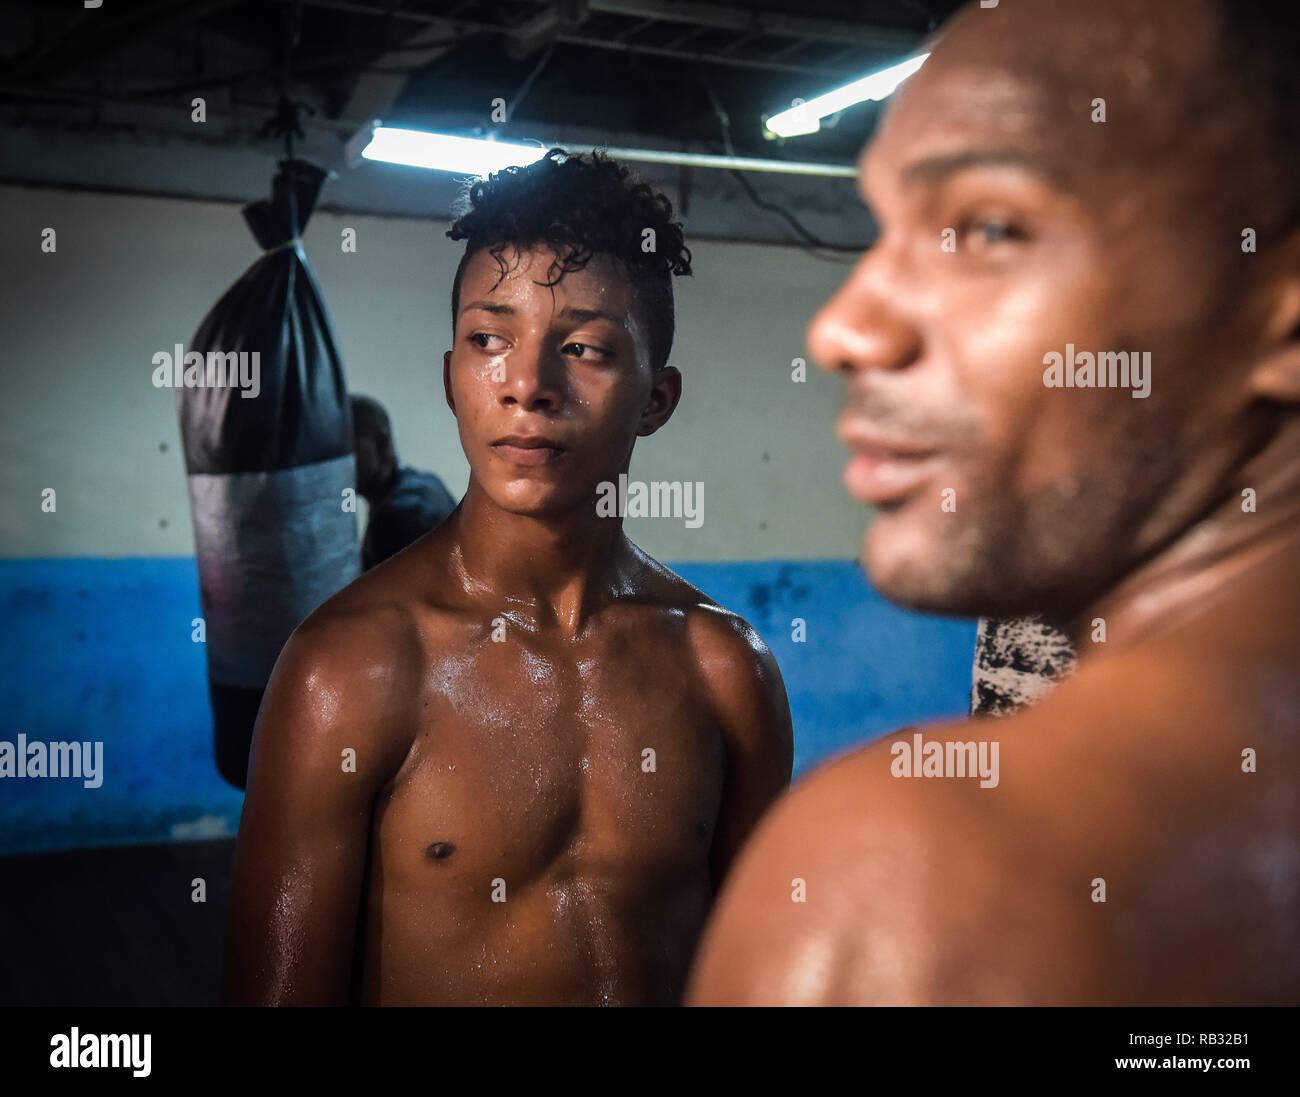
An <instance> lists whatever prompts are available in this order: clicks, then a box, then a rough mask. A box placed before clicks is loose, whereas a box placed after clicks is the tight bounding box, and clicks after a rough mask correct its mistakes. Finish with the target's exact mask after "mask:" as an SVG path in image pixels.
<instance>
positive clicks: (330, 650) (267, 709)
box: [250, 569, 428, 788]
mask: <svg viewBox="0 0 1300 1097" xmlns="http://www.w3.org/2000/svg"><path fill="white" fill-rule="evenodd" d="M376 571H378V569H376ZM427 627H428V626H427V625H426V623H425V622H424V620H423V619H422V616H421V614H420V613H419V612H418V609H417V607H416V605H415V604H414V603H413V602H411V601H409V600H408V599H405V598H403V597H402V596H400V594H399V588H395V587H394V586H393V584H391V583H390V582H376V581H375V576H374V574H373V573H367V574H366V575H363V576H361V577H360V578H359V579H357V580H355V581H354V582H352V583H351V584H349V585H348V586H347V587H345V588H344V589H343V590H341V591H339V592H338V593H337V594H335V595H334V596H332V597H331V598H329V599H327V600H326V601H325V602H324V603H322V604H321V605H320V606H319V607H317V608H316V609H315V610H314V611H313V612H312V613H311V614H309V615H308V616H307V618H306V619H305V620H304V621H303V622H302V623H301V624H300V625H299V626H298V627H297V628H296V629H295V630H294V632H293V634H292V635H291V636H290V638H289V640H288V642H287V643H286V644H285V646H284V648H283V650H282V651H281V653H280V657H279V659H278V660H277V661H276V664H275V668H274V670H273V671H272V674H271V679H270V682H269V683H268V686H267V693H266V697H265V699H264V701H263V704H262V712H261V714H260V715H259V718H258V725H257V732H256V735H255V740H254V752H253V767H254V768H255V769H256V768H268V767H269V768H272V769H275V770H279V769H282V768H283V767H284V766H285V765H286V764H292V765H293V766H294V767H295V768H296V769H298V770H303V769H305V768H306V767H307V765H308V764H309V759H311V758H313V757H318V758H320V760H321V762H322V764H328V765H330V766H332V767H334V768H337V767H338V756H339V751H341V750H344V749H349V748H350V749H351V750H353V751H355V753H356V758H357V765H358V768H359V769H361V768H362V767H371V768H372V769H373V772H374V773H375V774H378V773H380V772H385V773H387V772H389V771H390V770H393V769H394V766H395V764H397V765H400V761H401V758H402V757H404V755H405V752H406V749H407V747H409V745H410V738H411V736H412V734H413V728H414V724H413V722H412V720H411V713H410V712H409V709H410V705H411V702H412V698H415V697H417V696H418V694H419V682H420V679H421V670H422V668H423V665H424V655H423V652H424V650H425V643H426V638H425V633H426V631H427ZM259 762H260V763H261V765H260V767H259ZM253 780H254V777H253V776H250V788H252V787H254V785H253V784H252V782H253Z"/></svg>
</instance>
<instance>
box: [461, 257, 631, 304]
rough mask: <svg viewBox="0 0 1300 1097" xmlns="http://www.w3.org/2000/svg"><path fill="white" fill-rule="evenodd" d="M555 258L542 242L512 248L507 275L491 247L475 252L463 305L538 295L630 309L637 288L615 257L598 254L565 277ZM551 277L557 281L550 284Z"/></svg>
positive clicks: (463, 287)
mask: <svg viewBox="0 0 1300 1097" xmlns="http://www.w3.org/2000/svg"><path fill="white" fill-rule="evenodd" d="M555 258H556V255H555V251H554V250H553V249H551V248H548V247H545V246H542V245H539V246H538V247H534V248H525V249H518V248H514V247H507V248H505V249H504V250H502V252H501V262H503V263H504V264H505V273H504V277H503V276H502V268H501V263H499V262H498V261H497V257H496V256H495V255H493V254H492V252H491V250H490V249H488V248H483V249H481V250H480V251H477V252H475V253H474V255H472V256H471V257H470V259H469V262H468V263H466V264H465V273H464V276H463V279H462V282H461V304H462V307H463V306H464V304H465V303H466V302H468V301H471V300H475V299H478V298H490V299H492V300H494V301H497V300H500V301H505V300H507V299H509V300H510V301H512V302H513V303H516V304H518V303H520V302H522V301H531V300H538V301H543V302H545V304H546V305H547V307H548V308H549V307H550V305H551V303H552V302H554V305H555V307H556V308H564V307H565V306H569V307H573V308H583V309H593V310H600V311H602V312H610V313H615V314H618V315H620V316H622V315H626V314H627V313H628V312H629V310H630V308H631V304H632V299H633V293H632V287H631V285H630V284H629V282H628V279H627V275H626V274H625V272H624V271H623V270H621V269H620V267H619V264H618V263H617V262H616V261H615V260H614V259H613V257H612V256H608V255H599V254H598V255H593V256H592V257H591V260H590V261H589V262H588V263H587V265H586V266H585V267H583V268H582V269H581V270H574V271H565V272H564V273H563V275H562V276H560V275H561V268H558V267H554V266H552V264H553V263H554V262H555ZM557 276H559V280H558V281H556V278H557ZM548 282H555V285H554V286H547V285H546V284H545V283H548Z"/></svg>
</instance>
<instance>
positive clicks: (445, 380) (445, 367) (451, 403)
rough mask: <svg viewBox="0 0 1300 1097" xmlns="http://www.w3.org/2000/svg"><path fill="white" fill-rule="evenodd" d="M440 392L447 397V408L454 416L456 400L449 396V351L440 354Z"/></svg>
mask: <svg viewBox="0 0 1300 1097" xmlns="http://www.w3.org/2000/svg"><path fill="white" fill-rule="evenodd" d="M442 391H443V392H444V393H445V394H446V396H447V406H448V407H449V408H451V413H452V415H455V414H456V400H455V398H454V397H453V396H452V394H451V351H449V350H445V351H443V352H442Z"/></svg>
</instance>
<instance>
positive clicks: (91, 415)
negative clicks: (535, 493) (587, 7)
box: [0, 184, 866, 560]
mask: <svg viewBox="0 0 1300 1097" xmlns="http://www.w3.org/2000/svg"><path fill="white" fill-rule="evenodd" d="M326 188H327V191H326V193H328V184H326ZM0 207H2V208H3V210H4V214H3V216H2V217H0V249H2V250H0V254H3V255H4V256H5V259H6V261H5V265H4V268H3V270H2V271H0V286H2V292H0V330H2V331H3V333H4V338H3V343H0V357H2V358H3V362H4V377H5V386H6V394H5V399H4V401H3V405H2V406H0V417H2V419H0V425H2V426H3V439H4V441H3V445H4V447H5V449H4V461H3V465H4V471H3V475H4V498H5V504H6V505H5V507H4V509H3V512H2V513H0V546H2V547H0V552H3V554H5V555H8V556H24V557H29V556H45V557H48V556H77V555H96V556H169V555H170V556H175V555H189V554H191V553H192V552H193V551H194V542H193V534H192V530H191V527H190V521H189V502H188V497H187V495H186V490H185V477H184V468H183V462H182V455H181V452H180V448H179V432H178V429H177V423H176V408H175V394H174V392H173V391H171V390H168V389H156V388H154V387H153V385H152V383H151V380H150V377H151V374H152V372H153V368H154V367H153V365H152V364H151V360H152V357H153V355H154V354H155V353H157V352H158V351H164V350H165V351H171V349H172V348H173V347H174V345H175V344H177V343H182V344H185V345H186V346H187V347H188V345H189V341H190V338H191V336H192V335H193V333H194V330H195V328H196V327H197V326H198V324H199V321H200V320H201V319H202V318H203V316H204V315H205V313H206V312H207V310H208V309H209V308H210V307H211V306H212V304H213V303H214V302H215V301H216V300H217V298H218V297H219V296H220V295H221V294H222V293H223V292H224V291H225V289H226V288H227V286H228V285H229V284H230V283H231V282H233V281H234V280H235V279H237V278H238V277H239V276H240V275H241V274H242V273H243V271H244V270H245V269H246V268H247V267H248V266H249V264H251V263H252V262H253V261H254V260H255V259H256V258H257V257H258V255H259V254H260V252H259V250H258V248H257V245H256V244H255V242H254V241H253V238H252V236H251V234H250V233H249V232H248V230H247V229H246V227H245V226H244V223H243V219H242V217H241V216H240V213H239V208H238V206H236V205H234V204H226V203H217V202H203V201H184V200H180V199H171V198H144V197H131V196H121V195H107V194H94V193H85V192H76V191H65V190H53V189H28V188H23V187H8V186H5V187H0ZM345 226H346V227H350V228H354V229H355V230H356V233H357V251H356V252H355V253H354V254H345V253H344V252H343V251H342V249H341V247H340V239H341V238H340V232H341V230H342V228H344V227H345ZM46 227H51V228H54V229H55V230H56V232H57V248H58V250H57V251H56V252H55V253H54V254H45V253H43V252H42V251H41V247H40V245H41V232H42V230H43V229H44V228H46ZM446 228H447V226H446V224H445V223H443V222H434V221H420V220H414V219H396V218H381V217H368V216H355V217H349V216H338V215H328V214H320V215H318V216H317V217H315V218H314V219H313V220H312V222H311V224H310V225H309V227H308V231H307V233H306V237H305V248H306V251H307V255H308V258H309V260H310V262H311V264H312V268H313V270H314V272H315V274H316V276H317V278H318V280H319V282H320V284H321V288H322V291H323V293H324V296H325V300H326V303H327V305H328V307H329V309H330V312H331V314H332V316H333V319H334V326H335V330H336V334H337V336H338V340H339V344H340V349H341V352H342V355H343V363H344V368H345V370H346V372H347V378H348V383H349V386H350V388H351V389H352V390H353V391H356V392H365V393H369V394H371V395H373V396H375V397H377V398H378V399H379V400H380V401H382V402H383V403H384V404H386V405H387V407H388V409H389V412H390V414H391V415H392V418H393V426H394V435H395V437H396V439H397V442H398V447H399V450H400V453H401V456H402V458H403V460H406V461H409V462H411V463H413V464H417V465H420V466H423V467H425V468H430V469H433V470H434V471H435V472H437V473H439V475H441V476H442V477H443V478H444V479H445V480H446V481H447V483H448V486H449V487H450V488H451V489H452V491H453V493H454V494H457V495H459V494H460V493H461V492H462V491H463V490H464V488H465V485H466V481H467V478H468V466H467V465H466V463H465V459H464V456H463V454H462V453H461V450H460V444H459V440H458V439H457V436H456V430H455V422H454V420H453V419H452V416H451V414H450V412H449V411H448V410H447V408H446V405H445V403H444V401H443V395H442V382H441V370H442V352H443V350H445V349H446V348H447V347H448V346H449V345H450V328H451V324H450V319H449V315H448V313H449V304H448V299H449V294H450V289H451V280H452V275H453V272H454V270H455V266H456V263H457V262H458V260H459V258H460V254H461V248H462V246H461V245H456V244H453V243H452V242H451V241H449V240H447V239H446V238H445V236H444V233H445V231H446ZM694 251H695V260H696V261H695V267H696V271H697V273H696V274H695V276H694V277H692V278H685V279H678V280H677V287H678V288H677V297H678V311H679V321H678V337H677V343H676V347H675V353H674V356H673V362H674V364H675V365H677V366H678V367H679V368H680V369H681V370H682V371H683V373H684V375H685V388H684V395H683V399H682V404H681V406H680V408H679V410H678V412H677V415H676V416H675V417H674V419H673V421H672V422H671V423H669V424H668V426H667V427H665V428H664V430H662V431H661V432H660V433H659V434H658V435H657V436H655V437H652V438H649V439H643V440H642V441H641V442H639V443H638V447H637V454H636V457H635V458H634V463H633V470H632V475H633V476H634V477H636V478H639V479H642V480H657V479H667V480H687V481H703V483H704V485H705V495H704V500H705V512H704V513H705V520H704V523H703V525H702V526H701V527H700V528H698V529H686V528H685V527H684V525H683V524H682V523H681V522H679V521H667V520H663V519H630V520H629V521H628V524H627V529H628V532H629V535H630V536H631V537H632V539H633V540H634V541H636V542H637V543H638V544H640V545H641V546H642V547H643V548H645V549H646V550H647V551H648V552H650V553H651V554H652V555H655V556H659V557H661V558H664V559H673V560H730V559H787V558H794V559H816V558H825V557H833V558H845V557H851V556H852V555H853V554H854V553H855V551H856V547H857V542H858V538H859V536H860V534H861V529H862V526H863V523H864V520H865V517H866V516H865V515H864V513H863V512H862V510H861V509H860V508H859V507H857V506H856V505H855V504H853V503H852V502H851V501H850V500H849V499H848V497H847V496H846V495H845V494H844V493H843V491H842V489H841V488H840V482H839V476H840V469H841V468H842V466H843V463H844V454H843V451H842V450H841V449H840V447H839V445H838V444H837V443H836V442H835V440H834V438H833V437H832V435H831V426H832V422H833V419H834V414H835V408H836V403H837V400H838V397H839V385H838V382H837V381H835V380H834V379H833V378H830V377H827V376H825V375H823V374H821V373H820V372H819V371H817V370H816V369H814V368H812V367H811V366H810V367H809V370H808V373H809V376H808V380H807V382H806V383H803V384H795V383H792V381H791V361H792V359H794V358H796V357H800V356H803V355H804V354H805V351H804V348H803V337H804V330H805V328H806V326H807V322H808V319H809V318H810V317H811V316H812V314H813V312H814V311H815V310H816V308H817V306H818V304H819V303H820V302H821V301H823V300H825V299H826V297H827V295H828V294H829V293H830V292H831V291H832V290H833V289H834V287H835V286H836V285H837V284H838V282H839V280H840V279H841V278H842V277H843V273H844V271H845V269H846V263H844V262H834V261H828V260H824V259H819V258H815V257H812V256H810V255H808V254H807V253H805V252H804V251H801V250H799V249H796V248H782V247H777V246H772V245H757V244H723V243H713V242H703V243H699V244H697V245H695V248H694ZM47 487H53V488H54V489H55V490H56V492H57V498H58V510H57V511H56V513H54V514H44V513H42V512H41V510H40V505H39V504H40V498H41V491H42V489H44V488H47Z"/></svg>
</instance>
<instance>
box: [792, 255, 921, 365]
mask: <svg viewBox="0 0 1300 1097" xmlns="http://www.w3.org/2000/svg"><path fill="white" fill-rule="evenodd" d="M901 287H902V272H901V271H900V269H899V266H898V264H897V263H896V262H895V260H894V259H893V258H892V257H891V255H890V253H889V252H887V251H886V250H884V248H883V247H882V245H881V244H877V245H875V246H874V247H873V248H871V249H870V250H868V251H867V252H866V254H864V255H863V256H862V258H861V259H859V260H858V262H857V265H856V266H854V268H853V270H852V272H851V273H850V274H849V276H848V278H847V279H845V281H844V284H843V285H842V286H841V287H840V288H839V289H838V290H837V291H836V292H835V295H834V296H833V297H832V298H831V299H830V300H829V301H827V302H826V304H825V305H823V306H822V308H821V311H820V312H818V313H817V315H816V316H814V317H813V319H812V323H811V324H809V325H808V334H807V341H808V353H809V354H810V355H811V356H812V358H813V361H814V362H816V363H817V365H818V366H820V367H821V368H822V369H824V370H826V371H827V372H829V373H855V372H858V371H862V370H868V369H885V370H896V369H902V368H904V367H906V366H908V365H910V364H911V363H912V362H913V361H915V360H916V359H917V358H918V357H919V355H920V352H921V337H920V332H919V331H918V330H917V328H916V325H915V324H913V323H911V322H910V321H909V320H908V319H907V317H906V315H905V313H904V310H903V309H902V307H901V297H902V291H901Z"/></svg>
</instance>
